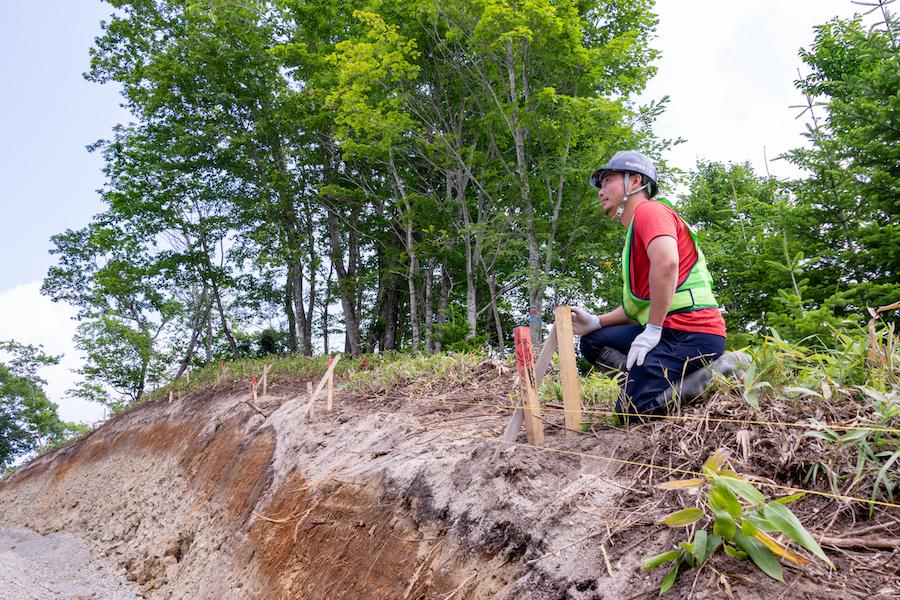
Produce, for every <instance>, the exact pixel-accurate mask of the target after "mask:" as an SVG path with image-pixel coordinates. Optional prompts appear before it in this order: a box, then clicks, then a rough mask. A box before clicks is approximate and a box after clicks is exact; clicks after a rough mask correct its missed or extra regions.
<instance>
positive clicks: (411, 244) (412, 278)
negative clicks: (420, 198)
mask: <svg viewBox="0 0 900 600" xmlns="http://www.w3.org/2000/svg"><path fill="white" fill-rule="evenodd" d="M389 167H390V170H391V174H392V175H393V178H394V187H395V189H396V191H397V195H398V196H400V199H401V200H402V201H403V210H404V211H405V215H404V216H403V217H402V218H403V230H404V233H405V234H406V235H405V238H404V243H405V245H406V254H407V256H408V258H409V265H408V269H407V271H406V285H407V288H408V290H409V325H410V334H411V338H412V340H411V343H410V349H411V350H412V353H413V354H417V353H418V352H419V340H420V338H421V332H420V328H419V310H418V304H419V299H418V294H417V293H416V274H417V273H418V271H419V257H418V255H417V254H416V246H415V238H414V237H413V214H412V205H411V204H410V203H409V199H408V198H407V197H406V188H405V186H404V185H403V181H402V180H401V179H400V174H399V173H398V172H397V167H396V165H395V164H394V158H393V155H391V156H390V161H389Z"/></svg>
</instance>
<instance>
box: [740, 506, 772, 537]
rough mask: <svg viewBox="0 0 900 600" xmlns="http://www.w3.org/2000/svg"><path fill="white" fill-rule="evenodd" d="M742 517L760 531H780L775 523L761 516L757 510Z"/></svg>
mask: <svg viewBox="0 0 900 600" xmlns="http://www.w3.org/2000/svg"><path fill="white" fill-rule="evenodd" d="M744 519H745V520H747V521H750V522H751V523H753V525H754V526H755V527H756V528H757V529H760V530H762V531H767V532H769V533H772V532H775V531H780V530H779V529H778V528H777V527H776V526H775V525H773V524H772V523H771V522H769V521H767V520H766V519H765V518H763V517H762V516H761V513H759V512H757V511H754V512H752V513H750V514H749V515H745V516H744Z"/></svg>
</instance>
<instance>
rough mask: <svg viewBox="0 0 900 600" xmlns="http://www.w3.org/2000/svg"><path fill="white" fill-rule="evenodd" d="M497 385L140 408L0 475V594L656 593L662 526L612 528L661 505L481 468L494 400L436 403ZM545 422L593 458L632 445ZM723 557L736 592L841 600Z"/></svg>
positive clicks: (560, 468)
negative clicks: (647, 568) (309, 404)
mask: <svg viewBox="0 0 900 600" xmlns="http://www.w3.org/2000/svg"><path fill="white" fill-rule="evenodd" d="M488 375H490V374H488ZM493 378H494V379H497V377H496V372H494V374H493ZM498 381H499V383H496V384H492V385H493V386H494V388H493V389H492V390H491V391H490V393H488V392H486V391H485V390H484V389H481V388H479V387H478V386H477V385H475V384H472V385H470V386H469V387H467V388H460V389H457V390H454V391H452V392H451V391H450V390H441V391H440V393H438V392H434V393H432V395H431V397H430V398H424V397H412V396H411V397H405V398H404V397H401V396H397V397H393V398H391V399H389V400H386V399H384V398H382V399H379V400H377V401H376V400H368V399H365V398H359V397H354V396H352V395H351V394H349V393H347V392H341V391H340V390H339V392H338V394H337V396H336V398H335V410H334V411H333V412H330V413H329V412H325V411H324V407H322V406H320V407H319V408H318V410H317V415H316V416H315V417H313V418H309V419H305V420H304V418H303V414H304V411H305V406H306V401H305V400H306V396H305V393H304V392H303V391H302V390H303V388H304V386H302V385H300V384H297V385H295V386H287V385H286V386H281V387H278V386H273V389H272V390H270V393H269V395H268V396H266V397H263V398H260V399H259V400H258V402H257V404H258V406H259V408H261V409H262V411H263V412H264V413H265V414H266V415H267V416H265V417H264V416H263V415H260V414H258V413H257V412H256V411H255V410H253V409H252V408H251V407H250V406H249V405H247V404H246V403H245V402H243V400H245V399H246V397H247V394H246V392H244V391H242V390H241V391H239V390H237V389H236V387H237V386H222V387H218V388H213V389H207V390H204V391H197V392H191V393H187V394H185V395H183V396H182V397H180V398H176V399H175V401H173V402H171V403H170V402H167V401H166V400H160V401H154V402H150V403H146V404H144V405H142V406H141V407H139V408H137V409H135V410H132V411H130V412H128V413H126V414H123V415H121V416H119V417H117V418H115V419H113V420H112V421H110V422H109V423H107V424H105V425H103V426H102V427H100V428H99V429H98V430H96V431H95V432H93V433H92V434H91V435H90V436H88V437H87V438H86V439H84V440H82V441H80V442H79V443H77V444H74V445H72V446H69V447H66V448H62V449H60V450H58V451H56V452H54V453H50V454H47V455H45V456H42V457H40V458H38V459H36V460H34V461H32V462H31V463H29V464H28V465H26V466H25V467H23V468H21V469H20V470H19V471H18V472H17V473H15V474H14V475H13V476H11V477H8V478H7V479H5V480H4V481H3V482H2V483H0V527H3V528H4V529H3V530H2V536H0V553H2V554H0V559H2V560H0V569H2V570H0V598H2V599H4V600H5V599H6V598H10V599H14V598H15V599H17V598H36V599H43V598H78V597H85V598H98V599H99V598H111V599H119V598H133V597H136V596H135V594H138V595H139V596H137V597H141V596H143V597H146V598H153V599H162V598H210V599H218V598H235V599H236V598H310V599H313V598H315V599H318V598H348V599H353V598H398V599H399V598H402V599H406V598H435V599H437V598H443V599H444V600H449V599H450V598H472V599H482V598H483V599H487V598H509V599H519V598H534V599H545V598H546V599H557V598H559V599H563V598H566V599H574V600H580V599H588V598H631V597H644V596H646V597H654V596H655V593H656V590H657V589H658V586H659V581H660V579H661V577H662V575H663V572H662V571H661V570H660V571H655V572H653V573H651V574H647V573H645V572H643V571H641V570H639V568H638V567H639V566H640V564H641V562H642V560H643V559H644V558H645V557H646V556H648V555H650V554H654V553H657V552H662V551H665V550H666V549H668V548H669V547H670V545H671V543H672V541H673V538H672V537H670V536H669V535H668V534H667V532H665V531H663V532H659V530H658V529H647V528H646V527H645V528H638V527H630V528H621V529H622V530H621V531H619V530H617V528H619V527H620V526H621V525H622V524H623V523H625V524H627V523H629V522H635V523H637V522H643V523H647V522H652V520H653V519H655V518H657V517H658V516H661V514H662V513H660V514H650V513H652V512H653V510H652V505H651V508H650V509H648V508H647V505H646V503H641V502H633V500H634V496H639V495H640V492H641V491H640V490H637V492H635V491H634V489H633V488H632V489H631V490H629V489H627V488H629V487H630V486H632V485H633V483H634V482H633V479H634V475H635V474H634V473H631V474H628V475H627V474H625V473H622V472H620V471H621V468H620V467H618V466H617V465H613V464H609V463H607V462H604V461H598V460H590V459H587V458H585V457H581V456H574V455H563V454H559V453H552V452H539V451H534V450H530V449H527V448H524V447H521V446H517V447H513V448H510V449H507V450H504V452H503V453H502V454H501V455H500V456H499V458H497V459H496V460H495V459H494V451H495V449H496V447H497V445H496V443H495V442H494V441H493V440H495V439H497V438H499V437H500V435H501V433H502V431H503V428H504V427H505V425H506V422H507V420H508V418H509V411H508V410H501V409H497V408H494V407H492V406H491V405H490V404H489V403H487V402H485V403H484V405H483V406H473V405H469V404H446V403H441V402H435V401H434V400H435V399H440V398H444V399H446V398H448V397H452V398H454V399H456V400H462V401H465V402H470V403H478V402H479V401H483V400H489V399H491V398H493V399H494V400H496V398H497V393H498V390H499V391H500V392H501V393H505V392H506V391H509V390H511V389H512V386H513V383H512V379H511V378H509V377H507V376H504V377H502V378H500V379H499V380H498ZM552 420H553V418H552V417H548V421H552ZM546 433H547V441H546V446H548V447H552V448H559V449H567V450H571V451H575V452H582V453H590V454H603V455H607V456H609V455H615V454H617V453H619V454H621V453H623V452H626V451H629V452H630V451H631V450H633V449H634V448H635V444H637V445H640V444H641V443H643V442H644V441H645V440H642V439H641V437H640V436H639V435H636V432H632V433H630V434H626V433H625V432H622V431H617V430H612V429H610V430H604V431H600V433H599V434H598V435H577V434H572V433H569V434H566V433H565V432H563V431H562V430H560V429H558V428H552V427H547V428H546ZM520 441H524V434H523V435H522V436H521V438H520ZM629 506H637V507H639V509H640V510H639V514H635V509H634V508H629ZM659 510H660V511H662V510H664V509H663V508H660V509H659ZM26 528H27V529H26ZM29 530H30V531H29ZM35 532H36V533H35ZM38 534H39V535H38ZM648 534H649V535H648ZM16 536H18V537H16ZM42 536H45V537H42ZM16 540H20V541H18V542H17V541H16ZM82 540H83V541H82ZM23 543H24V544H25V545H26V546H28V545H34V548H33V549H32V550H27V549H25V547H24V546H22V544H23ZM13 545H15V546H16V548H15V549H13V550H11V549H10V548H11V546H13ZM29 547H30V546H29ZM41 548H43V549H44V550H46V551H44V550H41V551H34V550H35V549H41ZM729 564H730V565H731V567H732V569H733V571H735V573H736V574H735V575H733V576H732V577H731V584H730V586H729V592H731V593H733V595H734V597H736V598H767V597H773V595H774V596H775V597H777V596H778V595H780V594H782V593H785V592H786V593H787V595H786V596H785V597H786V598H788V597H800V596H803V595H806V594H808V593H813V594H816V595H817V597H819V598H846V597H856V596H855V595H854V594H853V593H848V592H849V590H843V591H842V590H840V589H825V588H823V587H821V585H815V584H814V583H813V582H811V581H807V580H806V579H805V578H804V577H802V576H801V575H800V574H799V573H792V572H787V573H786V575H787V578H788V582H789V585H788V587H787V588H786V587H785V586H782V585H781V584H777V583H775V582H765V581H760V578H761V576H760V575H759V574H758V573H754V572H753V571H752V570H749V569H748V568H747V567H746V566H744V565H742V564H736V563H734V562H733V561H732V563H729ZM42 570H43V571H42ZM23 573H24V574H23ZM41 573H45V574H46V576H43V575H41ZM69 573H71V575H69ZM126 581H127V583H125V582H126ZM692 584H693V585H692ZM26 588H31V589H26ZM692 588H693V590H692ZM835 588H840V586H835ZM691 590H692V593H693V597H694V598H718V597H721V596H722V594H723V590H724V588H723V587H722V586H721V582H720V581H719V580H718V579H717V576H716V575H715V573H714V572H713V570H711V569H710V570H708V571H705V572H703V573H701V575H700V576H699V577H697V578H696V579H695V577H694V571H688V572H686V573H685V574H684V575H683V576H682V577H681V578H679V581H678V583H677V584H676V588H675V589H674V590H673V591H672V592H670V595H671V597H683V596H687V595H688V593H689V592H691ZM29 594H30V595H29Z"/></svg>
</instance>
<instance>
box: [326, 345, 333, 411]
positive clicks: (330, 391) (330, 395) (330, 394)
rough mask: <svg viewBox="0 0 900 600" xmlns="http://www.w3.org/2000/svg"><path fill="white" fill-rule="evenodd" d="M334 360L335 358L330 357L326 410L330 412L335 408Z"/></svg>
mask: <svg viewBox="0 0 900 600" xmlns="http://www.w3.org/2000/svg"><path fill="white" fill-rule="evenodd" d="M333 362H334V359H333V358H329V359H328V367H329V372H328V400H327V401H326V402H325V410H327V411H328V412H331V410H332V409H333V408H334V370H333V369H331V368H330V367H331V363H333Z"/></svg>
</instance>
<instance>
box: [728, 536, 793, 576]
mask: <svg viewBox="0 0 900 600" xmlns="http://www.w3.org/2000/svg"><path fill="white" fill-rule="evenodd" d="M734 541H735V543H736V544H737V545H738V546H740V548H741V550H743V551H744V552H746V553H747V556H749V557H750V560H752V561H753V563H754V564H755V565H756V566H757V567H759V568H760V569H762V572H763V573H765V574H766V575H768V576H769V577H771V578H772V579H777V580H778V581H780V582H782V583H784V575H782V572H781V565H780V564H779V563H778V559H777V558H775V555H774V554H772V553H771V552H770V551H769V549H768V548H766V547H765V546H763V545H762V544H761V543H760V542H758V541H757V540H755V539H753V538H748V537H747V536H745V535H744V534H742V533H736V534H735V536H734Z"/></svg>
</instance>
